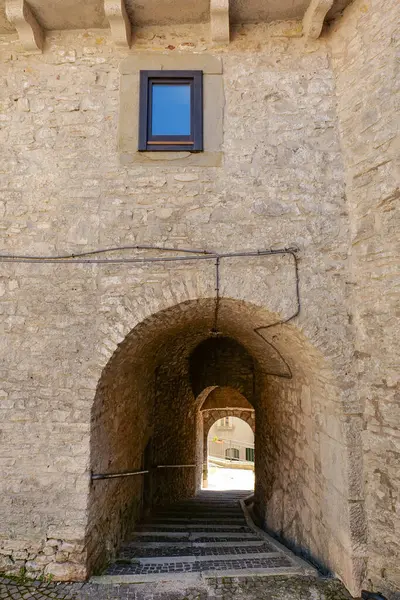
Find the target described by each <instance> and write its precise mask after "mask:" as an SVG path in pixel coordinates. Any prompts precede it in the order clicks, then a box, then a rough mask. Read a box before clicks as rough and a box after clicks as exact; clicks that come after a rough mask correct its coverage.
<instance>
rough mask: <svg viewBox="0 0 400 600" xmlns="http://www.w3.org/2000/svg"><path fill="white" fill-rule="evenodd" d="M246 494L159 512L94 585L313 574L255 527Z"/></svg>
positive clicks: (209, 496)
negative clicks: (246, 503)
mask: <svg viewBox="0 0 400 600" xmlns="http://www.w3.org/2000/svg"><path fill="white" fill-rule="evenodd" d="M247 495H248V492H241V491H237V492H234V491H229V492H217V491H207V490H204V491H202V492H200V493H199V494H198V495H197V496H196V497H195V498H193V499H190V500H187V501H185V502H181V503H179V504H175V505H173V506H170V507H167V508H160V509H158V510H157V511H156V512H154V513H153V514H152V515H151V516H150V517H149V518H147V519H145V520H144V521H142V522H141V523H140V524H139V525H137V526H136V528H135V530H134V531H132V532H131V533H130V534H129V535H128V537H127V540H126V542H125V543H124V544H123V546H122V547H121V549H120V552H119V555H118V557H117V559H116V561H115V562H114V563H113V564H111V565H110V566H109V567H108V569H107V570H106V571H105V573H104V574H103V575H102V576H101V577H93V578H92V582H93V583H114V584H129V583H156V582H168V581H169V582H173V581H176V582H178V581H179V582H181V583H185V584H196V583H199V582H201V581H203V582H204V581H205V580H207V579H209V578H210V579H212V578H215V577H218V578H221V577H224V578H237V577H246V578H249V577H256V578H259V577H266V576H269V575H274V576H276V575H285V576H292V575H297V576H316V575H317V572H316V570H315V569H314V568H313V567H312V566H311V565H309V564H308V563H306V562H304V561H303V560H301V559H299V558H298V557H296V556H295V555H294V554H293V553H292V552H290V551H289V550H288V549H287V548H285V547H284V546H282V545H280V544H278V543H277V542H276V541H275V540H273V539H272V538H271V537H270V536H268V535H267V534H266V533H265V532H263V531H262V530H260V529H259V528H257V527H256V526H255V525H254V523H253V521H252V520H251V517H250V515H249V513H248V510H247V508H246V506H245V503H244V498H245V497H246V496H247Z"/></svg>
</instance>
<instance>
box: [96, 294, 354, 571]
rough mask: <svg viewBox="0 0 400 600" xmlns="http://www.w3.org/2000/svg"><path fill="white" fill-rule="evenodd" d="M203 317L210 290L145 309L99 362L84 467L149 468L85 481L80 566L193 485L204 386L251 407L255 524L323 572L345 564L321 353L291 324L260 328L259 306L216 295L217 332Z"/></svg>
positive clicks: (343, 494)
mask: <svg viewBox="0 0 400 600" xmlns="http://www.w3.org/2000/svg"><path fill="white" fill-rule="evenodd" d="M214 318H215V299H202V300H196V301H190V302H185V303H182V304H178V305H175V306H173V307H171V308H169V309H166V310H163V311H160V312H158V313H155V314H154V315H152V316H151V317H149V318H148V319H146V320H145V321H143V322H142V323H140V324H139V325H138V326H136V327H135V328H134V329H133V330H132V331H131V332H130V333H129V334H128V335H127V336H126V338H125V339H124V340H123V342H122V343H121V344H120V345H119V346H118V348H117V349H116V351H115V352H114V354H113V356H112V357H111V359H110V360H109V362H108V364H107V365H106V366H105V368H104V370H103V373H102V376H101V379H100V381H99V384H98V388H97V392H96V397H95V400H94V405H93V410H92V430H91V457H90V462H91V470H92V472H94V473H110V472H122V471H134V470H141V469H144V468H145V470H149V471H150V472H149V473H148V474H146V475H139V476H135V477H126V478H120V479H111V480H106V481H94V482H93V485H92V486H91V493H90V501H89V517H88V519H89V520H88V529H87V550H88V560H89V570H93V569H95V568H97V567H99V566H100V565H102V564H104V563H105V562H106V561H107V560H108V559H109V558H111V557H112V556H113V555H114V553H115V551H116V549H117V548H118V546H119V544H120V543H121V540H122V539H123V536H124V535H125V532H126V531H127V529H128V527H130V526H131V525H132V523H133V522H135V520H136V519H137V518H138V517H139V515H140V514H141V512H142V511H143V510H147V509H149V508H150V507H151V506H154V505H156V504H161V503H163V504H170V503H173V502H175V501H178V500H181V499H184V498H187V497H190V496H192V495H194V494H195V493H196V490H197V489H198V488H199V486H200V484H201V470H202V463H203V444H202V441H203V436H204V430H203V422H202V412H201V408H202V406H203V405H204V402H205V400H206V398H207V397H208V396H209V394H210V392H211V391H212V390H216V389H218V390H219V392H214V395H218V393H220V394H221V393H223V392H221V390H224V389H226V388H230V389H231V390H234V392H232V394H234V393H238V394H241V395H242V396H244V397H245V399H246V401H247V402H248V404H249V405H250V406H251V407H252V409H254V411H255V412H254V414H255V427H256V432H257V435H256V441H255V463H256V474H255V475H256V483H255V506H256V510H257V512H258V514H259V516H260V519H261V521H262V522H263V523H264V525H265V527H267V528H268V529H269V530H270V531H272V532H273V533H274V534H276V535H277V536H278V537H280V538H281V539H282V540H283V541H285V543H287V544H288V545H290V546H291V547H294V548H295V549H297V550H299V551H301V552H303V553H305V554H306V555H308V556H311V557H312V558H313V559H315V561H317V562H318V563H320V564H322V565H324V566H326V567H327V568H328V569H330V570H331V571H334V572H337V573H340V572H341V570H342V571H345V570H347V569H348V565H349V564H351V550H350V542H349V540H350V537H351V532H350V526H349V516H348V515H349V508H348V502H347V498H348V489H347V485H348V484H347V475H346V468H347V455H346V447H345V444H344V442H343V440H342V439H341V428H340V427H339V426H335V424H337V425H338V424H339V423H340V418H341V413H340V407H341V405H340V403H339V402H338V400H337V397H336V388H335V382H334V380H333V377H332V373H331V372H330V369H329V367H328V365H327V363H326V361H325V359H324V357H323V356H322V354H321V353H320V352H319V351H318V350H317V349H316V348H315V347H313V346H312V345H311V344H310V343H309V342H308V341H307V339H306V338H305V337H304V335H303V334H302V333H301V332H300V331H299V330H297V329H296V328H295V327H294V326H293V325H291V324H286V325H281V326H279V327H278V328H272V329H271V330H266V331H265V333H263V336H261V335H259V334H258V333H257V332H256V329H257V328H258V327H260V326H261V325H263V324H265V323H270V322H271V321H272V320H276V315H271V314H270V313H268V311H267V310H266V309H264V308H261V307H257V306H254V305H251V304H247V303H244V302H242V301H236V300H231V299H226V298H221V299H220V306H219V322H218V330H219V332H220V334H219V335H217V336H215V332H214V331H213V323H214ZM263 337H264V338H265V339H263ZM232 397H233V396H232ZM236 399H237V397H236ZM205 406H206V405H205Z"/></svg>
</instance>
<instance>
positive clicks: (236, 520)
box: [139, 516, 246, 525]
mask: <svg viewBox="0 0 400 600" xmlns="http://www.w3.org/2000/svg"><path fill="white" fill-rule="evenodd" d="M158 523H161V524H162V523H166V524H168V525H173V524H174V523H176V524H177V525H184V524H186V523H187V524H189V525H193V524H195V523H199V524H203V523H204V524H207V523H208V524H210V525H212V524H214V523H216V524H218V523H221V525H222V524H224V523H226V524H227V525H235V524H241V523H244V524H246V520H245V518H244V517H243V516H242V517H220V518H211V517H196V516H193V517H190V518H187V517H160V518H157V517H151V518H150V517H149V518H148V519H145V520H144V521H141V522H140V523H139V525H157V524H158Z"/></svg>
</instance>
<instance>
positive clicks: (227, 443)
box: [203, 410, 255, 493]
mask: <svg viewBox="0 0 400 600" xmlns="http://www.w3.org/2000/svg"><path fill="white" fill-rule="evenodd" d="M221 412H225V415H224V416H220V415H218V417H217V419H216V421H215V423H214V424H213V425H212V426H211V427H210V430H209V432H208V436H207V466H206V468H204V469H203V472H204V471H206V470H207V473H208V478H207V482H203V485H204V487H205V488H207V489H210V490H248V492H249V493H250V492H252V491H254V458H255V453H254V432H253V430H252V428H251V426H250V425H249V424H248V423H247V422H246V421H245V420H244V419H241V418H240V417H238V416H235V413H233V414H232V413H231V411H229V410H227V411H221Z"/></svg>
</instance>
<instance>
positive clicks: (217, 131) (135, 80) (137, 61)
mask: <svg viewBox="0 0 400 600" xmlns="http://www.w3.org/2000/svg"><path fill="white" fill-rule="evenodd" d="M144 70H148V71H163V70H168V71H180V70H182V71H195V70H199V71H203V113H204V134H203V135H204V151H203V152H199V153H191V152H139V150H138V134H139V84H140V71H144ZM120 73H121V81H120V111H119V131H118V152H119V157H120V162H121V164H122V165H123V166H129V165H135V164H139V165H149V166H153V167H154V166H163V167H165V166H169V165H170V166H187V167H219V166H221V164H222V150H221V149H222V141H223V110H224V92H223V81H222V61H221V59H220V58H219V57H217V56H213V55H210V54H187V53H176V54H175V53H174V54H156V53H154V52H153V53H140V54H136V55H132V56H129V57H128V58H126V59H124V60H123V61H122V63H121V64H120Z"/></svg>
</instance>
